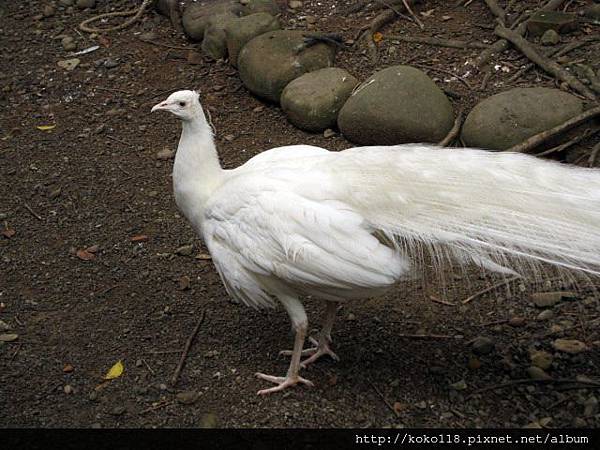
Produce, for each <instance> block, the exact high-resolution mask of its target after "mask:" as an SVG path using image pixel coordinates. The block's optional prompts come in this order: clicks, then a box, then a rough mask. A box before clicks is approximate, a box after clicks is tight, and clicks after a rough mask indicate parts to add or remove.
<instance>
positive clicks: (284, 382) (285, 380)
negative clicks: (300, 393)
mask: <svg viewBox="0 0 600 450" xmlns="http://www.w3.org/2000/svg"><path fill="white" fill-rule="evenodd" d="M255 375H256V376H257V377H258V378H260V379H261V380H266V381H270V382H271V383H275V384H276V385H277V386H275V387H272V388H269V389H261V390H260V391H258V392H257V394H258V395H267V394H272V393H273V392H279V391H282V390H284V389H285V388H287V387H290V386H295V385H296V384H299V383H301V384H305V385H307V386H310V387H313V386H314V384H313V382H312V381H310V380H307V379H306V378H302V377H301V376H298V375H296V376H285V377H274V376H273V375H266V374H264V373H260V372H257V373H256V374H255Z"/></svg>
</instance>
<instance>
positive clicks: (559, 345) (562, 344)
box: [552, 339, 588, 354]
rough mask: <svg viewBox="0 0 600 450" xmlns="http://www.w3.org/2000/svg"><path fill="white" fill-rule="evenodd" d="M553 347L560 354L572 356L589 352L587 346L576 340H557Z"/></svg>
mask: <svg viewBox="0 0 600 450" xmlns="http://www.w3.org/2000/svg"><path fill="white" fill-rule="evenodd" d="M552 347H554V348H555V349H556V350H558V351H559V352H564V353H571V354H575V353H581V352H584V351H586V350H588V347H587V345H585V344H584V343H583V342H581V341H578V340H575V339H556V340H555V341H554V342H553V343H552Z"/></svg>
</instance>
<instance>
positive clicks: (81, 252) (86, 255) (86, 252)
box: [76, 250, 96, 261]
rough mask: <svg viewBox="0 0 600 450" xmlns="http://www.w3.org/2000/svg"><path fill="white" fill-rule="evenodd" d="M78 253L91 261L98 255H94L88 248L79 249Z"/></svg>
mask: <svg viewBox="0 0 600 450" xmlns="http://www.w3.org/2000/svg"><path fill="white" fill-rule="evenodd" d="M76 255H77V257H78V258H79V259H81V260H82V261H91V260H92V259H94V258H95V257H96V255H94V254H93V253H91V252H88V251H87V250H77V253H76Z"/></svg>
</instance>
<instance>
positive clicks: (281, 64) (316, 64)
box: [238, 30, 335, 102]
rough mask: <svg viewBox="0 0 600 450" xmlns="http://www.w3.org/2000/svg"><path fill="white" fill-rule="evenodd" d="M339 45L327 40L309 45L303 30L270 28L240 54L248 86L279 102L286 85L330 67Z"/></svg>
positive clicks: (245, 82)
mask: <svg viewBox="0 0 600 450" xmlns="http://www.w3.org/2000/svg"><path fill="white" fill-rule="evenodd" d="M334 58H335V48H333V47H332V46H330V45H327V44H324V43H318V44H316V45H312V46H310V47H306V43H305V41H304V36H303V33H302V31H296V30H278V31H270V32H268V33H265V34H261V35H260V36H257V37H255V38H254V39H252V40H251V41H250V42H248V43H247V44H246V45H245V46H244V47H243V48H242V51H241V52H240V55H239V57H238V70H239V73H240V78H241V79H242V82H243V83H244V85H245V86H246V87H247V88H248V90H250V91H251V92H252V93H253V94H255V95H257V96H259V97H262V98H264V99H266V100H269V101H272V102H279V98H280V96H281V92H282V91H283V89H284V88H285V86H286V85H287V84H288V83H289V82H290V81H292V80H293V79H295V78H298V77H299V76H300V75H303V74H305V73H307V72H312V71H313V70H318V69H322V68H325V67H330V66H332V65H333V61H334Z"/></svg>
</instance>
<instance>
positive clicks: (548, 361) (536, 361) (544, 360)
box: [529, 350, 553, 370]
mask: <svg viewBox="0 0 600 450" xmlns="http://www.w3.org/2000/svg"><path fill="white" fill-rule="evenodd" d="M529 359H531V364H533V365H534V366H535V367H539V368H540V369H542V370H548V369H549V368H550V367H551V366H552V360H553V357H552V355H551V354H550V353H548V352H545V351H543V350H539V351H535V352H533V353H532V354H531V355H530V356H529Z"/></svg>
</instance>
